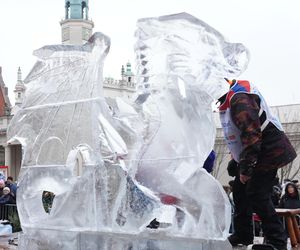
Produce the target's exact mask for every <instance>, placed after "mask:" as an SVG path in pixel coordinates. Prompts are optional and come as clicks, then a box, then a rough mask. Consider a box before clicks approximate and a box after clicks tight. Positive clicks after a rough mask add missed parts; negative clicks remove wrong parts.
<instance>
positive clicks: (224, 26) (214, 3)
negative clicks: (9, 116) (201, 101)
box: [0, 0, 300, 105]
mask: <svg viewBox="0 0 300 250" xmlns="http://www.w3.org/2000/svg"><path fill="white" fill-rule="evenodd" d="M64 2H65V1H64V0H14V1H12V0H8V1H5V0H0V3H1V5H0V6H1V7H0V8H1V15H0V32H1V36H0V66H2V68H3V78H4V81H5V83H6V85H7V86H8V88H9V96H10V99H11V101H12V102H14V97H13V89H14V86H15V84H16V80H17V68H18V66H20V67H21V68H22V72H23V78H25V76H26V75H27V74H28V72H29V71H30V69H31V68H32V66H33V64H34V63H35V61H36V59H35V57H34V56H32V52H33V50H35V49H38V48H40V47H42V46H43V45H50V44H59V43H61V28H60V24H59V21H60V20H61V19H62V18H63V17H64ZM179 12H188V13H190V14H192V15H194V16H195V17H197V18H199V19H202V20H203V21H205V22H206V23H208V24H209V25H211V26H212V27H214V28H215V29H217V30H218V31H220V32H221V33H222V34H223V35H224V36H225V37H226V38H227V39H228V40H229V41H231V42H241V43H243V44H244V45H245V46H246V47H247V48H248V49H249V50H250V53H251V60H250V64H249V67H248V69H247V70H246V72H245V73H244V74H243V75H242V76H241V77H240V78H243V79H249V80H251V81H252V82H254V83H255V84H256V85H257V86H258V87H259V88H260V90H261V92H262V93H263V95H264V96H265V98H266V99H267V101H268V102H269V103H270V104H271V105H281V104H293V103H300V81H299V75H298V73H299V72H300V64H299V62H298V60H299V59H300V14H299V12H300V1H299V0H285V1H284V0H206V1H204V0H126V1H125V0H124V1H121V0H106V1H102V0H90V18H91V19H92V20H93V21H94V23H95V28H94V32H95V31H101V32H103V33H105V34H106V35H108V36H109V37H110V38H111V41H112V44H111V50H110V53H109V55H108V57H107V60H106V62H105V69H104V75H105V76H111V77H114V78H119V77H120V68H121V65H122V64H126V62H127V61H128V60H129V61H131V62H132V63H133V64H134V54H133V44H134V41H135V40H134V36H133V35H134V30H135V24H136V20H137V19H138V18H142V17H152V16H160V15H166V14H173V13H179Z"/></svg>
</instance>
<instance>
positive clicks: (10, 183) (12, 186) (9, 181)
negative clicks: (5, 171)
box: [5, 176, 17, 197]
mask: <svg viewBox="0 0 300 250" xmlns="http://www.w3.org/2000/svg"><path fill="white" fill-rule="evenodd" d="M5 184H6V187H9V189H10V191H11V192H12V193H13V194H14V196H15V197H16V195H17V185H16V184H15V183H14V179H13V177H12V176H8V177H7V180H6V183H5Z"/></svg>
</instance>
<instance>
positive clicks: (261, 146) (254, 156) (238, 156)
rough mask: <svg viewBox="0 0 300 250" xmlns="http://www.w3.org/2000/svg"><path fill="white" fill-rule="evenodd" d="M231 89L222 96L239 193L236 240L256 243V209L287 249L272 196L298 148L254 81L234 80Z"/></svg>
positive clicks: (271, 238) (270, 238) (274, 241)
mask: <svg viewBox="0 0 300 250" xmlns="http://www.w3.org/2000/svg"><path fill="white" fill-rule="evenodd" d="M225 80H227V81H228V83H229V84H230V89H229V91H228V92H227V93H226V94H225V95H223V96H222V97H221V98H220V99H219V101H220V103H221V104H220V107H219V111H220V119H221V123H222V127H223V131H224V136H225V141H226V143H227V146H228V148H229V150H230V152H231V155H232V158H233V159H232V160H231V161H230V162H229V163H228V173H229V175H231V176H235V180H234V185H233V199H234V203H235V206H236V209H235V214H234V225H235V233H234V234H232V235H231V236H230V237H229V238H228V239H229V241H230V243H231V244H232V245H233V246H235V245H238V244H244V245H249V244H251V243H253V230H252V225H251V222H252V220H251V219H252V212H255V213H256V214H258V215H259V216H260V218H261V219H262V228H263V233H264V235H265V237H266V242H267V243H268V244H271V245H272V246H273V247H275V248H276V249H280V250H281V249H286V236H285V233H284V229H283V225H282V223H281V221H280V219H279V218H278V216H277V214H276V212H275V209H274V206H273V203H272V201H271V192H272V186H273V183H274V180H275V177H276V174H277V169H278V168H280V167H283V166H285V165H287V164H288V163H290V162H291V161H293V160H294V159H295V158H296V152H295V150H294V148H293V147H292V145H291V143H290V142H289V140H288V138H287V136H286V135H285V133H284V132H283V128H282V126H281V124H280V122H279V121H278V120H277V118H276V117H274V116H273V115H272V114H271V112H270V109H269V107H268V105H267V104H266V102H265V100H264V98H263V97H262V96H261V94H260V93H259V91H258V90H257V89H256V87H255V86H253V85H252V84H250V82H248V81H240V80H238V81H236V80H232V81H230V80H228V79H225Z"/></svg>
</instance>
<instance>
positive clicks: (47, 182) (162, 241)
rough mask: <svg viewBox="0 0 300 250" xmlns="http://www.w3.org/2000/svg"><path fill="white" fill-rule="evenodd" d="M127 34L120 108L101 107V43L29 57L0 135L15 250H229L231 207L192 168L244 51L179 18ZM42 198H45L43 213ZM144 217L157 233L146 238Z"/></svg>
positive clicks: (209, 138)
mask: <svg viewBox="0 0 300 250" xmlns="http://www.w3.org/2000/svg"><path fill="white" fill-rule="evenodd" d="M136 36H137V44H136V54H137V59H138V65H139V69H138V71H139V72H138V74H139V90H138V92H137V98H136V100H135V102H133V103H129V104H128V103H125V102H124V101H123V100H121V99H119V98H116V99H115V100H113V101H110V103H109V102H107V101H106V100H105V98H104V97H103V90H102V87H103V86H102V68H103V63H104V59H105V57H106V55H107V53H108V51H109V46H110V40H109V38H108V37H107V36H105V35H103V34H101V33H96V34H94V35H93V36H92V37H91V38H90V40H89V42H88V43H86V44H85V45H83V46H71V45H56V46H45V47H43V48H41V49H39V50H37V51H35V53H34V54H35V55H36V56H37V57H38V61H37V63H36V64H35V66H34V67H33V69H32V71H31V72H30V74H29V75H28V77H27V78H26V80H25V81H26V82H27V90H26V95H25V100H24V103H23V105H22V108H21V109H20V111H18V113H17V114H16V115H15V116H14V118H13V120H12V121H11V123H10V126H9V131H8V137H9V143H16V142H18V143H20V144H22V148H23V158H22V167H21V172H20V176H19V189H18V201H17V202H18V211H19V215H20V220H21V224H22V228H23V234H22V236H21V238H20V240H19V242H20V246H19V248H20V249H70V250H71V249H72V250H73V249H111V250H125V249H126V250H127V249H136V250H137V249H149V250H150V249H151V250H154V249H157V250H159V249H195V250H196V249H230V246H229V245H228V242H226V241H225V239H226V236H227V233H228V228H229V221H230V204H229V202H228V200H227V198H226V195H225V193H224V191H223V189H222V187H221V186H220V184H219V183H218V182H217V181H216V180H215V179H214V178H213V177H212V176H211V175H209V174H207V173H206V172H205V171H204V170H203V169H202V168H201V166H202V164H203V162H204V160H205V158H206V156H207V155H208V154H209V152H210V150H211V149H212V147H213V142H214V133H215V129H214V126H213V120H212V111H211V103H212V101H213V100H214V99H215V98H217V97H218V95H219V94H220V93H221V92H222V91H221V88H223V83H224V82H223V80H222V79H223V77H224V76H225V77H226V76H227V77H229V76H230V75H231V74H232V75H235V76H236V75H238V74H239V73H240V72H241V71H242V70H243V69H244V68H245V67H246V64H247V50H246V49H245V48H244V47H243V46H242V45H241V44H230V43H227V42H226V41H225V40H224V38H223V37H222V35H220V34H219V33H218V32H217V31H215V30H214V29H212V28H211V27H209V26H208V25H207V24H205V23H204V22H202V21H200V20H198V19H196V18H194V17H192V16H190V15H188V14H186V13H182V14H177V15H171V16H164V17H159V18H146V19H141V20H139V21H138V30H137V33H136ZM229 73H230V74H229ZM225 86H226V85H225ZM226 87H227V86H226ZM44 191H49V192H53V193H54V194H55V198H54V201H53V205H52V207H51V211H50V213H46V211H45V210H44V208H43V205H42V194H43V192H44ZM154 218H156V219H157V220H158V221H159V222H161V224H160V227H159V228H158V229H149V228H147V225H148V224H149V223H150V222H151V221H152V220H153V219H154Z"/></svg>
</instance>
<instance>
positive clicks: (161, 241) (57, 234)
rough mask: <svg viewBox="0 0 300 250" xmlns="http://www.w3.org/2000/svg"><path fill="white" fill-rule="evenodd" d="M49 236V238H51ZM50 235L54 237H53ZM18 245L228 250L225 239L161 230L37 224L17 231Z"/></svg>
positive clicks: (77, 249) (70, 249)
mask: <svg viewBox="0 0 300 250" xmlns="http://www.w3.org/2000/svg"><path fill="white" fill-rule="evenodd" d="M50 239H51V240H50ZM53 239H56V240H55V241H54V240H53ZM19 247H20V249H31V250H39V249H55V250H59V249H63V250H94V249H97V250H168V249H172V250H182V249H185V250H231V249H232V247H231V245H230V243H229V242H228V241H227V240H226V241H223V240H205V239H192V238H185V237H174V236H169V235H165V233H164V231H161V230H151V229H149V230H147V231H144V232H143V233H141V234H125V233H116V232H95V231H81V232H80V231H60V230H48V229H40V230H37V229H36V228H35V229H34V230H32V232H30V230H29V232H27V233H26V235H25V234H22V233H21V234H20V235H19Z"/></svg>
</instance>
